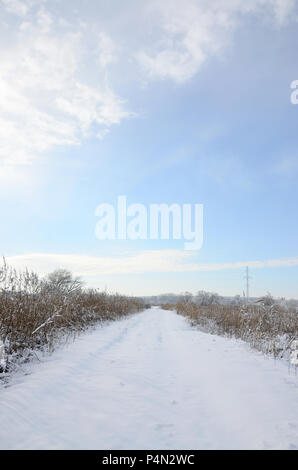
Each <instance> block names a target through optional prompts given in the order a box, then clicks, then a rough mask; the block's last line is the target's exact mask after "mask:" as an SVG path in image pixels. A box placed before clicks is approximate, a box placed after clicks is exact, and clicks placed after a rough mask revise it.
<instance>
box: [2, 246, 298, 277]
mask: <svg viewBox="0 0 298 470" xmlns="http://www.w3.org/2000/svg"><path fill="white" fill-rule="evenodd" d="M192 257H193V255H192V254H190V253H189V252H185V251H180V250H150V251H143V252H141V253H138V254H134V255H130V256H122V257H105V256H102V257H97V256H88V255H74V254H48V253H32V254H26V255H17V256H10V257H8V258H7V262H8V263H9V264H10V265H12V266H14V267H16V268H18V269H24V268H25V267H28V269H30V270H33V271H36V272H38V273H40V274H42V275H44V274H46V273H48V272H50V271H53V270H54V269H57V268H66V269H69V270H70V271H72V272H74V273H75V274H76V275H79V276H83V277H94V276H103V275H111V274H141V273H162V272H163V273H167V272H168V273H169V272H171V273H174V272H175V273H177V272H199V271H222V270H227V269H229V270H230V269H240V268H244V267H246V266H249V267H251V268H255V269H257V268H278V267H291V266H298V257H293V258H287V259H272V260H267V261H241V262H234V263H217V264H199V263H194V262H193V261H192Z"/></svg>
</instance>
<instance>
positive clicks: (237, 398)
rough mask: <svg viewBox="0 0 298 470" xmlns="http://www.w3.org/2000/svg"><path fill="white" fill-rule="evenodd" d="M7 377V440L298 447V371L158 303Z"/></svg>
mask: <svg viewBox="0 0 298 470" xmlns="http://www.w3.org/2000/svg"><path fill="white" fill-rule="evenodd" d="M26 372H27V375H24V374H18V375H17V376H15V377H13V379H12V381H11V383H10V385H9V386H6V387H3V385H2V386H0V423H1V426H0V448H1V449H175V448H176V449H239V448H240V449H245V448H249V449H252V448H253V449H263V448H265V449H271V448H275V449H277V448H278V449H279V448H282V449H289V448H298V377H297V376H295V374H294V373H293V372H292V374H289V372H288V368H287V366H286V365H285V364H284V363H282V362H275V361H274V360H273V359H270V358H265V357H264V356H262V355H261V354H259V353H257V352H254V351H252V350H250V349H249V347H248V346H247V345H246V344H245V343H243V342H241V341H235V340H230V339H226V338H222V337H218V336H212V335H209V334H206V333H202V332H200V331H198V330H196V329H193V328H191V327H190V326H189V324H188V323H187V321H186V320H185V319H184V318H183V317H181V316H178V315H176V314H175V313H174V312H169V311H164V310H160V309H158V308H152V309H151V310H147V311H145V312H143V313H140V314H136V315H134V316H131V317H129V318H127V319H124V320H121V321H119V322H114V323H111V324H109V325H107V326H104V327H99V328H98V329H97V330H95V331H93V332H91V333H90V332H89V333H87V334H85V335H83V336H81V337H79V338H78V339H77V340H76V341H75V342H74V343H73V344H70V345H69V346H68V347H66V348H64V349H60V350H59V351H57V352H55V353H54V354H53V355H52V356H51V357H49V358H47V359H43V362H42V363H34V364H31V365H29V366H27V367H26Z"/></svg>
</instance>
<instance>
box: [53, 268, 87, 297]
mask: <svg viewBox="0 0 298 470" xmlns="http://www.w3.org/2000/svg"><path fill="white" fill-rule="evenodd" d="M46 282H47V284H48V285H49V286H50V287H51V288H53V289H55V290H56V289H57V290H59V291H60V292H62V293H64V294H73V293H77V292H80V291H81V290H82V287H83V281H82V280H81V279H80V278H79V277H74V276H73V275H72V273H71V272H70V271H67V270H66V269H56V270H55V271H53V272H52V273H50V274H48V276H47V277H46Z"/></svg>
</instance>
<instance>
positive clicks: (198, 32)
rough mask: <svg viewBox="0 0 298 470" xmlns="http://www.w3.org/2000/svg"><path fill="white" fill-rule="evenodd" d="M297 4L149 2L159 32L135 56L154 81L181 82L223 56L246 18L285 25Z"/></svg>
mask: <svg viewBox="0 0 298 470" xmlns="http://www.w3.org/2000/svg"><path fill="white" fill-rule="evenodd" d="M295 6H296V0H250V1H249V2H244V1H243V0H225V1H222V0H213V1H212V2H210V1H206V0H188V2H187V7H186V5H185V3H184V2H181V1H180V0H170V1H169V0H164V1H163V2H160V1H151V2H150V3H149V5H148V11H149V12H150V15H152V16H154V18H155V21H156V25H157V27H159V28H158V30H159V35H157V38H158V39H157V40H155V41H154V42H153V45H150V47H148V48H147V49H145V50H144V49H143V50H140V51H139V52H138V54H137V59H138V61H139V63H140V64H141V65H142V66H143V67H144V69H145V70H146V71H147V73H148V75H149V76H150V77H151V78H153V79H165V78H169V79H172V80H174V81H175V82H178V83H179V82H180V83H181V82H184V81H186V80H188V79H190V78H192V77H193V76H194V75H195V74H196V73H197V72H198V70H199V69H200V67H201V66H202V65H203V64H204V63H205V62H206V60H207V59H208V58H210V57H212V56H214V55H220V54H222V52H223V50H224V48H225V47H226V46H227V45H228V44H229V42H230V41H231V39H232V35H233V32H234V31H235V30H236V28H237V27H238V26H240V25H241V22H242V21H243V17H244V16H245V15H259V16H261V17H265V18H268V17H270V18H272V19H273V21H274V22H275V24H276V25H278V26H282V25H284V24H285V23H286V22H287V21H288V19H289V17H290V15H291V13H292V12H293V10H294V8H295Z"/></svg>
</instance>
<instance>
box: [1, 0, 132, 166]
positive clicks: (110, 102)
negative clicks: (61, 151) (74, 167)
mask: <svg viewBox="0 0 298 470" xmlns="http://www.w3.org/2000/svg"><path fill="white" fill-rule="evenodd" d="M1 3H2V5H3V6H2V9H3V8H4V9H6V11H7V12H8V13H7V21H8V23H9V32H8V33H7V34H8V35H9V39H10V40H9V42H8V43H7V47H6V48H4V47H3V48H2V50H1V54H0V71H1V73H0V102H1V108H0V167H1V166H2V167H3V165H6V166H7V165H20V164H21V165H24V164H30V163H32V162H33V161H34V159H35V158H37V157H38V156H40V155H42V154H43V153H44V152H48V151H50V150H52V149H53V148H55V147H57V146H69V145H80V143H81V142H82V141H83V139H84V138H88V137H90V136H98V137H99V138H102V137H103V136H104V135H105V134H106V133H107V132H108V131H109V130H110V128H111V127H112V126H113V125H115V124H119V123H120V122H121V121H122V120H123V119H126V118H129V117H132V116H135V115H134V114H133V113H131V112H130V111H128V110H127V109H126V103H125V101H124V100H123V99H121V98H120V97H118V96H117V94H116V93H115V92H114V91H113V90H112V87H111V84H110V83H109V82H108V81H107V76H106V74H105V73H104V70H106V68H107V67H108V66H109V64H110V63H111V62H112V61H114V60H116V56H115V53H114V49H113V43H112V40H110V38H109V36H108V35H107V34H106V33H105V32H104V31H101V30H99V32H98V30H97V31H96V32H95V31H93V30H92V29H90V30H89V28H88V27H86V26H85V25H83V24H81V23H78V22H72V24H69V23H67V22H63V21H59V17H57V15H56V16H55V15H54V14H53V13H51V12H50V11H48V10H47V9H46V7H45V6H44V5H40V4H41V2H39V4H38V6H36V4H35V2H33V1H24V2H23V1H22V2H18V1H12V0H2V2H1ZM15 15H17V16H15ZM11 16H13V18H14V19H13V21H12V20H11ZM19 17H20V18H19ZM90 43H91V44H95V45H96V46H98V47H94V51H93V49H91V50H90Z"/></svg>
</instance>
